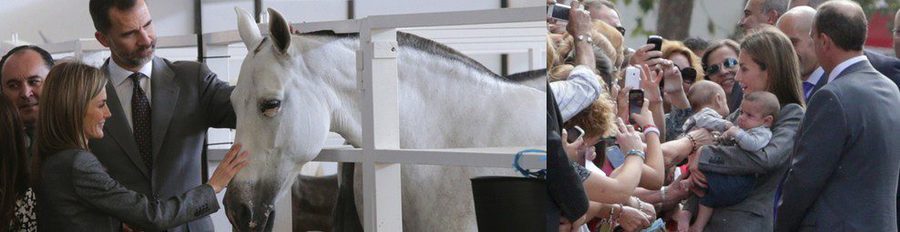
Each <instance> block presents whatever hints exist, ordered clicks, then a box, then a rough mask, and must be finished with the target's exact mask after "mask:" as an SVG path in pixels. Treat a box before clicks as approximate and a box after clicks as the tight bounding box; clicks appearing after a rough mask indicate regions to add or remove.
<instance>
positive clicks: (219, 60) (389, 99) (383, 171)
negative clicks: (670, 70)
mask: <svg viewBox="0 0 900 232" xmlns="http://www.w3.org/2000/svg"><path fill="white" fill-rule="evenodd" d="M544 17H545V9H544V7H526V8H509V9H495V10H478V11H461V12H445V13H422V14H402V15H384V16H369V17H366V18H363V19H355V20H344V21H332V22H315V23H299V24H293V25H292V26H293V27H294V28H296V29H298V30H300V31H302V32H311V31H319V30H332V31H335V32H336V33H359V38H360V50H359V51H357V70H360V71H359V72H358V73H357V75H358V80H359V82H358V83H359V85H358V87H359V88H360V90H361V91H362V93H363V94H361V98H362V99H361V100H362V101H361V102H362V105H361V106H362V109H361V112H362V119H363V121H362V126H363V128H362V132H363V142H362V147H361V148H346V147H341V148H326V149H324V150H323V151H322V152H321V153H320V154H319V156H318V157H317V158H316V159H315V160H316V161H325V162H353V163H358V164H360V165H362V176H363V196H364V197H363V204H364V206H363V210H364V212H362V215H363V227H364V229H365V230H366V231H402V218H401V217H402V212H401V209H402V207H401V190H400V164H420V165H445V166H467V167H500V168H512V162H513V159H514V156H515V154H516V153H517V152H518V151H521V150H524V149H528V148H539V149H544V145H543V144H535V145H534V146H533V147H505V148H503V147H498V148H467V149H400V148H399V144H400V140H399V106H398V104H397V103H398V95H397V94H398V87H397V83H398V80H397V78H398V77H397V73H398V71H397V60H396V58H397V53H396V49H394V48H397V46H398V45H397V40H396V31H398V30H401V31H407V32H411V33H414V34H417V35H420V36H423V37H426V38H429V39H433V40H435V41H438V42H441V43H444V44H446V45H448V46H450V47H453V48H455V49H457V50H459V51H461V52H463V53H466V54H499V53H525V54H528V56H527V57H528V68H529V69H540V68H545V67H546V64H545V60H546V59H545V54H546V52H545V51H546V50H545V49H546V47H545V38H546V37H545V36H546V29H545V23H544ZM260 27H261V28H263V29H264V30H262V31H263V32H264V33H265V32H267V31H268V30H265V29H266V28H267V25H265V24H262V25H260ZM201 36H203V44H201V45H200V47H201V48H202V49H203V51H204V54H205V56H206V63H207V65H208V66H209V67H210V69H211V70H214V71H216V73H218V74H219V76H220V78H222V77H225V78H227V80H229V81H230V82H231V83H236V76H237V73H238V71H239V70H238V68H239V67H240V61H241V59H243V57H244V55H245V54H246V49H245V48H243V46H242V43H241V40H240V36H239V35H238V32H237V31H236V30H235V31H225V32H215V33H207V34H203V35H201ZM41 46H42V47H44V48H45V49H47V50H48V51H50V52H51V53H53V54H54V56H55V58H62V56H73V57H75V58H78V59H81V60H84V61H86V62H87V63H89V64H93V65H96V66H99V65H102V60H103V59H105V57H106V56H108V55H109V52H108V50H107V49H106V48H104V47H103V46H102V45H100V44H99V43H98V42H97V41H96V40H94V39H77V40H72V41H67V42H61V43H53V44H45V45H41ZM197 46H198V44H197V37H196V35H181V36H166V37H160V38H158V42H157V49H158V51H157V55H159V56H162V57H167V58H170V59H173V60H195V59H196V57H197V55H196V54H197V53H196V48H197ZM191 49H193V50H194V51H193V52H191V51H190V50H191ZM167 51H169V52H171V54H172V55H174V56H175V57H170V56H166V52H167ZM536 105H537V106H540V107H543V106H544V104H536ZM375 106H378V107H375ZM535 123H544V122H535ZM210 136H211V137H212V136H217V137H219V138H220V139H222V138H224V139H222V140H225V141H227V142H230V140H229V139H231V140H233V134H230V132H228V131H227V130H225V131H221V130H219V131H215V132H211V135H210ZM211 141H214V140H212V139H211ZM226 150H227V147H223V146H219V147H211V149H210V159H211V160H218V159H221V157H222V156H223V154H224V152H225V151H226ZM447 157H453V159H448V158H447ZM544 157H545V156H544V155H543V154H526V155H524V156H523V157H522V159H521V161H520V164H521V165H522V167H524V168H544V167H545V166H546V164H545V161H544ZM286 198H287V199H286V200H287V201H288V202H289V200H290V197H286ZM278 205H281V206H285V207H288V208H282V209H279V211H280V212H282V213H280V214H276V215H277V216H278V217H279V218H277V219H276V224H278V225H282V226H283V225H285V224H286V225H287V227H280V228H287V229H288V230H289V228H290V221H289V220H291V216H290V213H287V212H291V210H290V209H289V207H290V204H289V203H286V204H285V203H280V204H278ZM286 220H287V221H286ZM220 229H225V228H220ZM279 231H280V230H279Z"/></svg>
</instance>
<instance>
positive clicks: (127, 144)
mask: <svg viewBox="0 0 900 232" xmlns="http://www.w3.org/2000/svg"><path fill="white" fill-rule="evenodd" d="M108 65H109V60H108V59H107V60H106V64H104V65H103V67H102V68H101V69H102V70H103V72H104V73H106V76H109V67H108ZM108 79H110V78H108ZM106 95H107V96H108V97H107V100H106V104H107V105H108V106H109V111H110V112H112V116H111V117H109V119H107V120H106V125H105V126H104V128H103V130H104V134H106V136H107V137H111V138H112V140H114V141H116V143H118V144H119V146H121V147H122V150H125V154H126V155H128V158H130V159H131V162H134V164H135V166H137V168H138V169H139V170H141V173H143V174H144V176H146V177H147V178H148V179H149V178H150V170H147V165H146V164H144V160H143V159H141V155H140V154H139V152H138V148H137V142H136V141H135V140H134V135H133V134H132V132H131V127H130V126H129V125H128V119H126V118H125V110H123V109H122V103H121V101H120V100H119V95H118V94H117V93H116V88H115V87H114V86H113V83H112V81H109V82H107V83H106Z"/></svg>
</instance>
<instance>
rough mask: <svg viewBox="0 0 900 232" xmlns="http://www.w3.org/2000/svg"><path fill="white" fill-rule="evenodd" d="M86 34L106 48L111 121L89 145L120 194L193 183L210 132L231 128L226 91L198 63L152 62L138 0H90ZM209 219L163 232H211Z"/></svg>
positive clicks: (151, 42) (160, 194) (145, 14)
mask: <svg viewBox="0 0 900 232" xmlns="http://www.w3.org/2000/svg"><path fill="white" fill-rule="evenodd" d="M90 12H91V18H92V19H93V21H94V27H95V28H96V29H97V32H96V33H95V34H94V35H95V37H96V38H97V40H98V41H100V43H101V44H103V46H106V47H109V48H110V51H111V53H112V56H111V59H110V60H107V63H106V64H104V65H103V67H102V68H101V69H102V70H103V71H104V72H106V73H108V74H109V75H108V77H109V83H108V84H107V86H106V92H107V93H108V95H109V97H108V104H109V108H110V111H111V112H112V117H111V118H109V119H108V120H107V121H106V126H105V127H104V128H103V130H104V133H106V134H107V136H105V137H104V138H103V139H100V140H96V141H91V143H90V147H91V149H92V150H93V152H94V153H95V154H96V156H97V159H99V160H100V162H102V163H103V165H104V166H105V167H106V168H107V169H108V171H109V174H110V175H111V176H112V177H113V178H114V179H115V180H117V181H118V182H120V183H122V185H124V186H125V187H127V188H128V189H131V190H134V191H137V192H140V193H142V194H146V195H147V196H151V198H153V199H156V200H159V199H166V198H169V197H171V196H175V195H177V194H181V193H183V192H185V191H187V190H189V189H191V188H193V187H195V186H198V185H200V184H201V181H202V180H203V176H202V172H201V170H200V169H201V167H202V159H201V157H200V155H201V152H202V151H203V149H205V148H204V146H203V144H204V139H205V138H206V132H207V130H208V129H209V128H210V127H217V128H224V127H227V128H234V126H235V115H234V109H233V108H232V107H231V101H230V99H229V96H230V95H231V92H232V90H233V89H234V88H233V87H230V86H229V85H228V84H227V83H225V82H222V81H220V80H218V79H217V78H216V74H214V73H212V72H211V71H210V70H209V69H208V68H207V67H206V65H204V64H201V63H197V62H170V61H168V60H166V59H163V58H159V57H154V55H153V51H154V47H155V45H156V34H155V33H154V30H153V24H152V18H151V17H150V11H149V10H148V8H147V5H146V3H145V2H144V1H143V0H91V1H90ZM212 230H213V225H212V221H211V220H210V219H209V217H204V218H202V219H199V220H196V221H193V222H190V223H188V224H185V225H181V226H178V227H175V228H172V229H170V230H169V231H212Z"/></svg>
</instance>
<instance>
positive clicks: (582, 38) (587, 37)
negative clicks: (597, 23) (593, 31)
mask: <svg viewBox="0 0 900 232" xmlns="http://www.w3.org/2000/svg"><path fill="white" fill-rule="evenodd" d="M575 40H576V41H585V42H588V43H589V44H594V39H593V38H591V35H589V34H581V35H578V36H576V37H575Z"/></svg>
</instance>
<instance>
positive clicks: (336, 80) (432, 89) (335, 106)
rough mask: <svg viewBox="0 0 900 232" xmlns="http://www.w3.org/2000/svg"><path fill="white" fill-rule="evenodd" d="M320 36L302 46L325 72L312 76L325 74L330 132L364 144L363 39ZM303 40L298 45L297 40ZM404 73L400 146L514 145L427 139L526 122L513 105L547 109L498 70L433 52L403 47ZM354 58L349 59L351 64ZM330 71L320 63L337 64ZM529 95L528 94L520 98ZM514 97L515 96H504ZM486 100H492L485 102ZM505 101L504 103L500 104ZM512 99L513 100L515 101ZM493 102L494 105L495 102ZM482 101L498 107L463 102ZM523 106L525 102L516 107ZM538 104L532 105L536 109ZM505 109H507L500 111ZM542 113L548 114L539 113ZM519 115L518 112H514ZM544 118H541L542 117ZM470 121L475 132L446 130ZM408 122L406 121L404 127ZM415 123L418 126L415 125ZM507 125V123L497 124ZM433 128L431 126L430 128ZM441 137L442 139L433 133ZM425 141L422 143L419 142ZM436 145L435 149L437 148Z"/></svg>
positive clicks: (401, 72) (400, 58)
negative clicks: (359, 59) (416, 133)
mask: <svg viewBox="0 0 900 232" xmlns="http://www.w3.org/2000/svg"><path fill="white" fill-rule="evenodd" d="M314 39H319V40H317V41H315V42H313V43H307V42H306V41H304V42H301V43H299V44H307V45H309V46H306V47H305V48H304V49H305V52H304V53H303V54H306V55H305V59H304V60H305V62H307V64H308V65H310V67H313V68H310V70H313V71H317V70H324V71H318V72H323V73H318V74H314V75H310V76H316V77H324V78H323V80H322V81H325V82H327V83H326V84H325V85H323V86H327V87H325V88H324V89H325V90H324V91H325V92H324V93H322V94H324V95H327V96H329V97H326V100H325V101H326V102H327V103H328V105H329V107H330V109H331V131H334V132H336V133H338V134H340V135H341V136H343V137H344V138H345V139H346V140H347V141H348V142H349V143H350V144H351V145H353V146H356V147H359V146H360V145H361V142H362V130H361V128H362V125H361V118H360V117H361V109H360V105H361V104H360V100H361V99H360V94H361V93H360V91H359V89H358V88H357V81H356V80H357V76H356V75H357V74H356V64H355V62H354V61H355V60H356V53H355V51H356V49H357V48H358V43H359V42H358V40H356V39H343V38H340V39H338V38H327V37H326V39H331V41H330V42H329V41H325V42H323V41H324V40H321V39H322V38H321V37H319V38H316V37H314ZM295 44H298V43H295ZM397 59H398V60H397V63H398V75H399V82H398V84H399V86H398V88H399V102H398V104H401V106H400V110H401V112H400V120H401V131H400V132H401V138H402V139H403V141H401V146H404V147H410V148H412V147H419V146H428V147H433V148H436V147H454V146H480V145H497V144H506V145H510V144H509V142H508V140H503V141H500V140H498V141H489V140H485V141H478V142H475V141H471V140H469V141H468V142H458V143H456V144H454V143H449V142H448V143H447V144H429V142H428V141H459V139H448V138H447V137H448V136H449V137H453V136H457V137H472V136H470V135H468V134H469V133H477V131H478V130H477V129H474V128H477V127H479V125H481V124H482V123H483V122H497V121H500V122H505V121H512V122H516V121H518V122H522V121H523V120H516V119H514V118H508V117H510V115H508V113H509V112H511V111H513V110H510V109H522V108H540V109H542V108H543V105H542V104H541V103H542V102H540V100H541V99H543V98H542V97H541V96H543V95H541V94H540V92H539V91H536V90H534V89H532V88H528V87H526V86H523V85H517V84H512V83H508V82H504V81H500V80H499V79H497V78H496V77H494V76H493V74H490V73H485V72H484V71H481V70H478V69H477V68H474V67H469V66H468V65H466V64H463V63H460V62H457V61H454V60H449V59H447V58H446V57H441V56H439V55H435V54H432V53H429V52H425V51H422V50H419V49H416V48H412V47H406V46H403V45H401V49H400V52H399V53H398V57H397ZM348 61H350V62H348ZM335 65H338V67H339V68H337V69H334V68H330V69H326V68H315V67H334V66H335ZM523 95H527V96H528V97H526V98H519V99H517V98H516V97H522V96H523ZM504 99H515V100H504ZM486 102H487V103H486ZM501 102H503V104H499V103H501ZM510 102H512V104H510ZM492 103H493V104H492ZM464 104H466V105H469V106H472V105H479V104H482V105H484V106H486V107H494V108H493V109H491V110H488V109H480V111H483V112H481V113H479V114H477V115H476V114H473V112H469V113H463V114H461V113H462V112H460V109H462V108H466V107H463V106H461V105H464ZM517 104H522V105H517ZM532 106H533V107H532ZM497 107H499V108H502V109H498V108H497ZM538 115H539V116H541V117H543V116H544V114H538ZM513 117H515V116H513ZM538 121H539V120H538ZM460 123H461V124H466V125H462V127H466V126H471V127H472V129H471V130H458V129H457V130H458V131H465V132H460V133H456V134H454V133H452V132H451V131H454V130H453V129H449V128H445V127H448V126H457V127H459V126H460V125H454V124H460ZM404 124H405V125H404ZM413 126H415V128H414V127H413ZM493 126H505V125H493ZM426 127H428V128H426ZM419 129H421V130H424V131H428V130H432V132H430V135H428V136H431V137H428V136H425V137H418V138H408V137H409V136H402V135H404V134H410V133H411V130H419ZM434 136H438V137H440V138H438V137H434ZM416 139H418V140H421V141H417V140H416ZM435 146H436V147H435Z"/></svg>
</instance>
